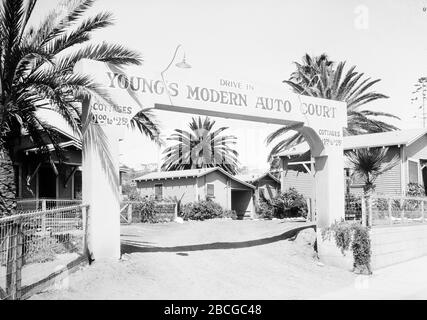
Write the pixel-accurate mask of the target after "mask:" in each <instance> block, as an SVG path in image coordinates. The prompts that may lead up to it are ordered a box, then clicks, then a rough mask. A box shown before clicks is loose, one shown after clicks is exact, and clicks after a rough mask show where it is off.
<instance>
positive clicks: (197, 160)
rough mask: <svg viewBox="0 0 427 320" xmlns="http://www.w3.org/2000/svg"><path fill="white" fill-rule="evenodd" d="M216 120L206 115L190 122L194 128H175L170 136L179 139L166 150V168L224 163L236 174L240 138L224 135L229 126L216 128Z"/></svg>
mask: <svg viewBox="0 0 427 320" xmlns="http://www.w3.org/2000/svg"><path fill="white" fill-rule="evenodd" d="M214 125H215V121H212V120H210V119H209V117H206V118H205V119H204V120H203V121H202V118H201V117H199V118H198V119H196V118H193V119H192V121H191V122H190V124H189V127H190V130H191V131H184V130H180V129H175V133H173V134H172V135H171V136H170V137H169V138H168V139H167V140H169V141H175V142H177V143H176V144H175V145H173V146H171V147H168V148H167V149H166V150H165V151H164V152H163V154H164V162H163V165H162V170H165V171H171V170H185V169H196V168H211V167H221V168H223V169H224V170H226V171H228V172H230V173H232V174H236V172H237V167H238V160H237V157H238V153H237V151H235V150H234V149H233V148H232V146H233V145H235V144H236V140H237V138H236V137H235V136H231V135H225V136H224V135H221V133H222V132H223V131H225V130H227V129H228V128H227V127H221V128H219V129H217V130H215V131H213V129H212V128H213V126H214Z"/></svg>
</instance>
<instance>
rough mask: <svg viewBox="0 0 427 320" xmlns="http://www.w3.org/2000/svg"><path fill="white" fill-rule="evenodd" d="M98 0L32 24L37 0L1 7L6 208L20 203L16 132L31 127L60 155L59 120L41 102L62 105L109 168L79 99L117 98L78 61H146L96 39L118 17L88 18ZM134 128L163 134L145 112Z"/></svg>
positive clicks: (2, 198)
mask: <svg viewBox="0 0 427 320" xmlns="http://www.w3.org/2000/svg"><path fill="white" fill-rule="evenodd" d="M94 2H95V1H94V0H78V1H75V0H74V1H62V2H60V3H59V4H58V5H57V6H56V7H55V9H53V10H52V11H51V12H50V13H49V14H48V15H47V16H46V18H45V19H44V20H43V21H42V22H41V23H40V25H39V26H38V27H33V26H30V25H29V20H30V18H31V15H32V13H33V9H34V7H35V6H36V4H37V0H28V1H26V2H25V3H24V1H23V0H4V1H3V2H2V5H1V6H0V93H1V97H0V161H1V165H0V212H4V213H6V214H12V213H13V212H14V208H15V206H16V203H15V190H16V187H15V183H14V168H13V166H12V163H13V158H14V154H13V146H14V143H15V142H14V141H15V139H16V138H19V137H20V136H21V135H22V133H23V132H25V133H27V134H29V135H30V136H31V138H32V140H33V141H34V143H35V144H36V145H37V147H38V148H39V149H40V151H41V153H42V154H43V155H44V156H45V157H47V158H49V157H50V153H49V152H48V150H47V148H46V145H47V144H53V145H54V147H55V150H56V152H57V154H58V155H61V151H62V150H61V148H60V147H59V146H58V143H57V137H56V134H55V130H54V127H53V126H52V124H49V123H45V122H43V121H42V120H41V119H40V118H39V117H38V116H37V111H38V110H40V109H43V108H44V109H50V110H53V111H56V112H58V113H59V114H60V115H61V116H62V117H63V118H64V119H65V120H66V121H67V122H68V123H69V125H70V126H71V127H72V128H73V130H74V131H75V133H76V134H78V135H79V136H80V137H81V138H82V139H83V142H84V144H85V143H86V144H92V145H95V146H96V147H97V148H98V150H99V151H100V152H102V153H103V154H105V155H107V156H106V157H103V159H106V160H105V161H106V162H105V163H103V166H104V167H105V168H106V170H108V152H107V151H108V148H107V146H106V144H105V136H103V132H102V130H100V129H99V128H96V126H90V125H89V123H90V121H89V119H91V114H90V112H89V110H82V108H81V104H80V102H81V101H82V100H83V99H86V98H89V97H93V96H96V97H97V98H98V99H102V100H103V101H106V102H107V103H110V104H113V103H114V101H113V100H112V99H111V98H110V97H109V96H108V94H107V93H106V92H103V90H101V89H100V87H99V85H98V84H96V83H94V82H93V81H92V80H91V78H90V76H88V75H82V74H75V73H73V68H74V66H75V64H76V63H77V62H78V61H80V60H81V59H92V60H97V61H101V62H107V63H110V64H111V65H115V66H117V67H123V66H126V65H139V64H141V61H142V60H141V57H140V55H139V53H137V52H135V51H132V50H129V49H127V48H125V47H124V46H122V45H118V44H109V43H106V42H103V43H100V44H93V43H89V41H90V39H91V34H92V33H93V32H95V31H96V30H99V29H103V28H106V27H108V26H111V25H112V24H113V17H112V14H111V13H109V12H101V13H98V14H96V15H94V16H93V17H90V18H85V17H84V16H85V15H86V13H87V11H88V10H89V9H90V8H91V7H92V6H93V4H94ZM82 119H83V120H82ZM131 127H132V128H136V129H139V130H140V131H141V132H143V133H144V134H146V135H148V136H149V137H150V138H152V139H153V140H155V139H156V137H158V128H157V126H156V124H155V123H154V122H153V120H152V119H151V115H150V114H149V113H147V112H145V111H141V112H139V113H138V114H137V115H136V116H135V118H133V119H132V121H131ZM46 137H47V138H46ZM110 174H111V175H114V174H116V173H111V172H110ZM116 175H117V174H116Z"/></svg>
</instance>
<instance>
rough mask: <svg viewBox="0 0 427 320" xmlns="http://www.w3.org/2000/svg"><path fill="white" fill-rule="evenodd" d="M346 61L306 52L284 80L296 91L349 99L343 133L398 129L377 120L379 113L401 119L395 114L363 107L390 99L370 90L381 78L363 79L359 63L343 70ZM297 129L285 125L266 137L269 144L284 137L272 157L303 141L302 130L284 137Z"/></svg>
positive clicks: (345, 100) (275, 147) (274, 148)
mask: <svg viewBox="0 0 427 320" xmlns="http://www.w3.org/2000/svg"><path fill="white" fill-rule="evenodd" d="M345 64H346V63H345V62H339V63H338V65H336V64H335V63H334V62H332V61H331V60H329V58H328V57H327V55H325V54H322V55H321V56H318V57H311V56H310V55H308V54H306V55H305V56H304V57H303V62H302V64H300V63H298V62H295V65H296V71H295V72H293V73H292V74H291V76H290V78H289V80H285V81H283V82H284V83H285V84H287V85H289V86H290V87H291V88H292V90H293V91H294V92H295V93H297V94H301V95H308V96H312V97H318V98H325V99H331V100H338V101H344V102H346V103H347V120H348V126H347V128H345V129H344V135H357V134H364V133H375V132H383V131H392V130H397V129H398V128H397V127H395V126H393V125H391V124H388V123H385V122H383V121H381V120H378V119H374V118H375V117H378V116H383V117H391V118H396V119H398V118H397V117H396V116H394V115H392V114H389V113H385V112H375V111H370V110H361V107H362V106H363V105H365V104H367V103H369V102H372V101H375V100H379V99H386V98H388V97H387V96H386V95H384V94H382V93H377V92H375V91H369V89H370V88H371V87H372V86H373V85H375V84H376V83H378V82H379V81H380V79H377V80H371V78H363V77H364V73H359V72H356V71H355V69H356V66H353V67H351V68H350V69H349V70H348V71H347V72H346V73H344V68H345ZM335 65H336V67H335ZM344 74H345V75H344ZM295 129H297V126H295V125H292V126H285V127H282V128H279V129H278V130H276V131H275V132H273V133H272V134H270V135H269V136H268V137H267V139H266V142H267V144H271V143H273V142H274V141H277V140H279V139H282V140H280V141H279V142H278V143H277V144H276V145H275V146H274V147H273V148H272V150H271V152H270V155H269V160H271V158H272V157H273V156H274V155H276V154H278V153H280V152H283V151H285V150H287V149H288V148H290V147H293V146H295V145H297V144H300V143H301V142H303V141H304V137H303V136H302V135H301V134H300V133H296V134H293V135H291V136H289V137H287V138H285V139H283V136H284V135H285V134H287V133H288V132H289V131H291V130H295Z"/></svg>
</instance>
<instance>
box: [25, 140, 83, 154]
mask: <svg viewBox="0 0 427 320" xmlns="http://www.w3.org/2000/svg"><path fill="white" fill-rule="evenodd" d="M58 146H60V147H61V148H67V147H71V146H73V147H75V148H76V149H79V150H82V144H81V143H80V142H77V141H75V140H70V141H66V142H61V143H58ZM46 147H47V148H48V150H49V151H53V150H55V147H54V146H53V144H48V145H47V146H46ZM23 151H24V152H38V151H39V148H29V149H24V150H23Z"/></svg>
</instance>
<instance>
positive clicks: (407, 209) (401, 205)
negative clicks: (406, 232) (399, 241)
mask: <svg viewBox="0 0 427 320" xmlns="http://www.w3.org/2000/svg"><path fill="white" fill-rule="evenodd" d="M362 205H363V212H364V214H363V218H362V221H363V223H364V224H365V225H369V226H382V225H407V224H412V225H414V224H422V223H427V213H426V209H427V197H408V196H387V195H371V196H369V197H367V198H363V201H362Z"/></svg>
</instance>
